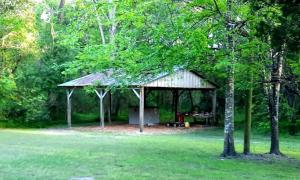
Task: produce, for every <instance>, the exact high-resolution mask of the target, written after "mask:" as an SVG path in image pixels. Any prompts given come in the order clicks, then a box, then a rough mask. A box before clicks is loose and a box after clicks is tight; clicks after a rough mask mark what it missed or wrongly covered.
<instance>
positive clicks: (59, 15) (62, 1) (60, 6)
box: [58, 0, 65, 24]
mask: <svg viewBox="0 0 300 180" xmlns="http://www.w3.org/2000/svg"><path fill="white" fill-rule="evenodd" d="M64 6H65V0H60V3H59V7H58V9H59V13H58V22H59V24H61V23H62V22H63V20H64V12H63V9H64Z"/></svg>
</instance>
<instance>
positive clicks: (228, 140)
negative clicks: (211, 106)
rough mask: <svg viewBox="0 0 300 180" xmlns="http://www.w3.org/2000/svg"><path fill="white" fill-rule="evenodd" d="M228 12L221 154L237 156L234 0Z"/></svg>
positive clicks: (230, 0) (228, 2)
mask: <svg viewBox="0 0 300 180" xmlns="http://www.w3.org/2000/svg"><path fill="white" fill-rule="evenodd" d="M226 6H227V13H226V16H225V20H226V29H227V33H228V35H227V50H228V53H229V56H228V58H229V59H230V64H229V65H228V67H227V84H226V92H225V120H224V150H223V153H222V154H221V156H223V157H226V156H235V155H236V151H235V147H234V138H233V131H234V63H235V60H234V43H233V35H232V33H233V32H232V31H233V28H234V24H233V21H232V17H231V13H232V12H231V11H232V0H227V5H226Z"/></svg>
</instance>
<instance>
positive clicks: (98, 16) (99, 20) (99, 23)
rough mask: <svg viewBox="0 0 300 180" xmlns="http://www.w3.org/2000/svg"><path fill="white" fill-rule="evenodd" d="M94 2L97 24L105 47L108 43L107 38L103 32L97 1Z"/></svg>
mask: <svg viewBox="0 0 300 180" xmlns="http://www.w3.org/2000/svg"><path fill="white" fill-rule="evenodd" d="M93 2H94V10H95V15H96V19H97V23H98V29H99V33H100V37H101V42H102V45H105V44H106V42H105V36H104V31H103V25H102V23H101V19H100V15H99V13H98V10H97V7H96V5H97V1H96V0H93Z"/></svg>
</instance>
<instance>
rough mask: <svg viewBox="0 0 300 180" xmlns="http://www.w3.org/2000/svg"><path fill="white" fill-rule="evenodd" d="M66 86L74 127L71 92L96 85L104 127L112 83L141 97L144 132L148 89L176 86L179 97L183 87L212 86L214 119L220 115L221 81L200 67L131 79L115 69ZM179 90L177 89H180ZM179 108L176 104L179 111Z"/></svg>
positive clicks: (200, 87) (75, 80)
mask: <svg viewBox="0 0 300 180" xmlns="http://www.w3.org/2000/svg"><path fill="white" fill-rule="evenodd" d="M58 86H59V87H64V88H66V92H67V121H68V126H69V127H71V96H72V94H73V92H74V90H75V89H76V88H83V87H85V86H94V87H95V88H96V89H95V92H96V94H97V96H98V97H99V100H100V125H101V127H103V128H104V107H103V99H104V97H105V96H106V94H107V93H108V92H109V91H110V87H121V86H122V87H126V88H128V89H132V91H133V92H134V94H135V95H136V96H137V97H138V98H139V128H140V132H143V129H144V103H145V91H146V90H158V89H162V90H172V91H173V92H175V93H173V96H175V97H174V98H175V99H177V101H178V91H179V90H209V91H212V113H213V119H214V120H215V118H216V88H217V85H216V84H215V83H213V82H211V81H209V80H207V79H205V78H204V77H203V76H202V75H201V74H199V73H197V72H196V71H190V70H186V69H181V68H177V69H174V71H173V72H165V73H160V74H158V75H149V76H147V77H143V78H139V80H135V81H131V78H130V77H128V76H126V75H124V73H115V71H113V70H112V69H109V70H106V71H103V72H98V73H93V74H89V75H87V76H83V77H81V78H78V79H74V80H72V81H68V82H66V83H63V84H60V85H58ZM176 92H177V93H176ZM109 106H110V105H109ZM176 113H177V108H175V114H176Z"/></svg>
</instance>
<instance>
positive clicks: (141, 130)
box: [139, 87, 145, 132]
mask: <svg viewBox="0 0 300 180" xmlns="http://www.w3.org/2000/svg"><path fill="white" fill-rule="evenodd" d="M144 95H145V92H144V87H141V89H140V95H139V97H140V111H139V112H140V118H139V125H140V132H143V131H144Z"/></svg>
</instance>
